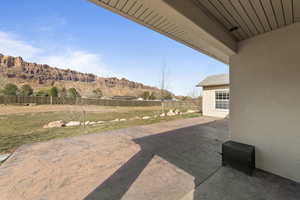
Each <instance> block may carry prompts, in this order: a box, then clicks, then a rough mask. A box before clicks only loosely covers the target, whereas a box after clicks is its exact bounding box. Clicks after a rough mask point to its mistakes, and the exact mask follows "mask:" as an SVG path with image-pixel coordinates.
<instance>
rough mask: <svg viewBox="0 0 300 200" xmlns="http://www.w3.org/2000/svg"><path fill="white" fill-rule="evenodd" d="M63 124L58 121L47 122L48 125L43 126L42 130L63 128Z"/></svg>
mask: <svg viewBox="0 0 300 200" xmlns="http://www.w3.org/2000/svg"><path fill="white" fill-rule="evenodd" d="M65 125H66V124H65V122H64V121H62V120H59V121H53V122H49V123H48V124H46V125H45V126H43V128H60V127H63V126H65Z"/></svg>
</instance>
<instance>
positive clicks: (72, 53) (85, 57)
mask: <svg viewBox="0 0 300 200" xmlns="http://www.w3.org/2000/svg"><path fill="white" fill-rule="evenodd" d="M39 62H41V63H47V64H48V65H50V66H54V67H58V68H64V69H72V70H76V71H79V72H85V73H93V74H96V75H98V76H114V75H115V74H114V73H113V72H110V71H109V70H107V66H106V65H105V63H104V62H103V59H102V57H101V56H100V55H97V54H93V53H89V52H85V51H82V50H73V49H67V50H66V51H64V52H63V53H61V54H59V55H50V56H46V57H42V58H40V59H39Z"/></svg>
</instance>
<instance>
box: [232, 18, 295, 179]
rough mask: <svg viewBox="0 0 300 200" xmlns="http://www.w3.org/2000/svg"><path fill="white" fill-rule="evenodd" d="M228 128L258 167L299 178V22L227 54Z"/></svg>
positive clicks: (291, 177)
mask: <svg viewBox="0 0 300 200" xmlns="http://www.w3.org/2000/svg"><path fill="white" fill-rule="evenodd" d="M230 85H231V87H230V132H231V137H232V139H233V140H234V141H239V142H243V143H247V144H252V145H255V147H256V163H257V167H258V168H260V169H263V170H266V171H270V172H272V173H274V174H277V175H280V176H283V177H286V178H289V179H292V180H295V181H297V182H300V23H296V24H294V25H290V26H287V27H285V28H281V29H278V30H276V31H273V32H270V33H267V34H264V35H260V36H257V37H255V38H252V39H249V40H246V41H244V42H241V43H240V44H239V51H238V54H237V55H234V56H232V57H231V58H230Z"/></svg>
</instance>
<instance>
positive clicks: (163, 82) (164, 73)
mask: <svg viewBox="0 0 300 200" xmlns="http://www.w3.org/2000/svg"><path fill="white" fill-rule="evenodd" d="M169 74H170V71H169V69H168V67H167V64H166V62H165V61H163V64H162V67H161V75H160V100H161V111H162V113H164V112H165V105H164V100H165V96H166V93H167V87H168V85H167V84H168V76H169Z"/></svg>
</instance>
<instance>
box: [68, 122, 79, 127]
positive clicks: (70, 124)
mask: <svg viewBox="0 0 300 200" xmlns="http://www.w3.org/2000/svg"><path fill="white" fill-rule="evenodd" d="M66 126H67V127H70V126H80V122H78V121H70V122H68V123H67V124H66Z"/></svg>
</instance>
